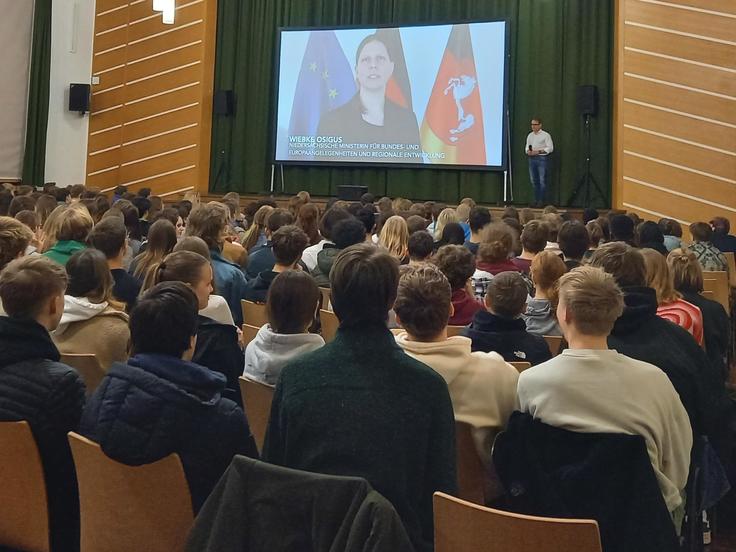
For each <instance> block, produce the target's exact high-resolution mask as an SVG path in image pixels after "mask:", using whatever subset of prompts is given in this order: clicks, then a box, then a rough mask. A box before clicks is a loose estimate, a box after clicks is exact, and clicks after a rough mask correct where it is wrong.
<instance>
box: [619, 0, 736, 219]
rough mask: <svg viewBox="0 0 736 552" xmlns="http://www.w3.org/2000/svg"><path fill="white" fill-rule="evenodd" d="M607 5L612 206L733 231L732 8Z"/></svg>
mask: <svg viewBox="0 0 736 552" xmlns="http://www.w3.org/2000/svg"><path fill="white" fill-rule="evenodd" d="M616 4H617V18H616V52H615V66H616V74H615V106H614V107H615V109H614V119H615V125H614V126H615V130H614V198H615V204H616V207H619V208H624V209H627V210H629V211H634V212H637V213H639V214H640V215H641V216H642V217H645V218H648V219H657V218H660V217H671V218H675V219H677V220H679V221H681V222H682V223H687V224H689V223H691V222H695V221H702V220H705V221H707V220H710V219H711V218H713V217H714V216H725V217H727V218H729V219H730V220H731V225H732V226H733V227H736V17H735V16H736V2H734V1H733V0H619V1H617V3H616Z"/></svg>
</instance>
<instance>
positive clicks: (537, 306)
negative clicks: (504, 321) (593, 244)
mask: <svg viewBox="0 0 736 552" xmlns="http://www.w3.org/2000/svg"><path fill="white" fill-rule="evenodd" d="M565 272H567V267H566V266H565V263H564V262H563V261H562V259H560V257H559V256H558V255H555V254H554V253H553V252H552V251H542V252H540V253H539V254H538V255H537V256H536V257H534V260H533V261H532V266H531V270H530V275H531V279H532V282H533V283H534V297H533V298H529V299H528V300H527V303H526V311H525V312H524V315H523V318H524V323H525V324H526V330H527V331H528V332H529V333H533V334H536V335H542V336H544V335H556V336H559V335H562V330H561V329H560V325H559V323H558V322H557V313H556V306H557V303H556V299H557V292H556V286H557V281H558V280H559V279H560V277H561V276H562V275H563V274H565Z"/></svg>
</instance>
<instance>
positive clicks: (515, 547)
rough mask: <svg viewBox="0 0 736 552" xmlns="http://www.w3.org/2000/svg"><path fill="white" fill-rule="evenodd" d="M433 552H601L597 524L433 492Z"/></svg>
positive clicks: (591, 521)
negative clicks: (499, 507) (508, 509)
mask: <svg viewBox="0 0 736 552" xmlns="http://www.w3.org/2000/svg"><path fill="white" fill-rule="evenodd" d="M434 549H435V552H481V551H482V552H571V551H573V550H574V551H575V552H601V539H600V534H599V531H598V524H597V523H596V522H595V521H594V520H587V519H557V518H542V517H536V516H526V515H521V514H513V513H510V512H503V511H501V510H495V509H493V508H486V507H484V506H479V505H477V504H473V503H471V502H466V501H464V500H461V499H459V498H455V497H452V496H449V495H446V494H444V493H434Z"/></svg>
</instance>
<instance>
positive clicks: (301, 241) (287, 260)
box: [245, 211, 309, 303]
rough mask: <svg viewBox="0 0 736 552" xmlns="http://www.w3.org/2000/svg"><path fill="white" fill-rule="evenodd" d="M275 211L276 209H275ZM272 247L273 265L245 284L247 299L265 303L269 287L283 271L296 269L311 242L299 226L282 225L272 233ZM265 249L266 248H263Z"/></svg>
mask: <svg viewBox="0 0 736 552" xmlns="http://www.w3.org/2000/svg"><path fill="white" fill-rule="evenodd" d="M274 212H275V211H274ZM269 243H270V248H271V250H272V251H273V253H272V255H273V258H274V264H273V267H272V268H270V269H267V270H263V271H261V272H259V273H258V275H257V276H256V277H255V278H254V279H253V280H251V281H250V282H248V284H247V285H246V286H245V299H247V300H248V301H254V302H256V303H265V302H266V295H268V288H269V287H270V286H271V282H273V280H274V278H276V276H278V275H279V274H280V273H281V272H285V271H287V270H294V269H296V268H297V266H298V264H299V260H300V259H301V258H302V253H303V252H304V249H306V247H307V245H308V244H309V237H308V236H307V235H306V234H305V233H304V230H302V229H301V228H299V227H297V226H293V225H288V226H282V227H281V228H279V229H278V230H276V231H275V232H274V233H273V234H271V241H270V242H269ZM261 251H264V250H261Z"/></svg>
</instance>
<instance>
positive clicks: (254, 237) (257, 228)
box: [242, 205, 274, 251]
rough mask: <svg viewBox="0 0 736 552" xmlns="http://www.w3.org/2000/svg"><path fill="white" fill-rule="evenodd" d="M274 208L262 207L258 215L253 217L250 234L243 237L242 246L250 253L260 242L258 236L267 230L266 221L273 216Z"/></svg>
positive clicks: (249, 229) (257, 212)
mask: <svg viewBox="0 0 736 552" xmlns="http://www.w3.org/2000/svg"><path fill="white" fill-rule="evenodd" d="M273 210H274V208H273V207H271V206H270V205H261V206H260V207H259V208H258V210H257V211H256V214H255V215H253V224H251V225H250V228H248V232H247V233H246V234H245V236H243V241H242V245H243V248H244V249H245V250H246V251H248V250H249V249H250V248H251V247H253V246H254V245H255V244H256V242H257V241H258V236H260V235H261V232H263V231H265V230H266V219H267V218H268V215H270V214H271V211H273Z"/></svg>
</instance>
